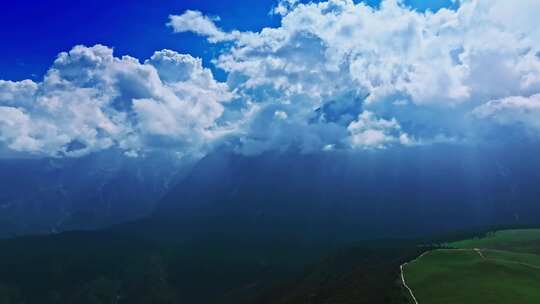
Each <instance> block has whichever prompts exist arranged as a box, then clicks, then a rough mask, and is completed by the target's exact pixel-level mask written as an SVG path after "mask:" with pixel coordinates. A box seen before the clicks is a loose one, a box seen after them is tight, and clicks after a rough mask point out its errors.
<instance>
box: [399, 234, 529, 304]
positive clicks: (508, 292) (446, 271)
mask: <svg viewBox="0 0 540 304" xmlns="http://www.w3.org/2000/svg"><path fill="white" fill-rule="evenodd" d="M448 247H452V249H438V250H434V251H430V252H428V253H426V254H424V255H422V256H421V257H420V258H418V259H416V260H414V261H412V262H410V263H409V264H407V265H406V266H405V267H404V277H405V280H406V282H407V285H409V287H410V288H411V289H412V291H413V293H414V295H415V297H416V298H417V300H418V303H420V304H422V303H430V304H437V303H441V304H442V303H444V304H454V303H455V304H458V303H459V304H468V303H471V304H473V303H474V304H482V303H493V304H497V303H501V304H502V303H505V304H512V303H520V304H527V303H540V255H537V254H535V253H539V252H540V230H507V231H499V232H495V233H490V234H488V235H487V236H486V237H485V238H476V239H470V240H463V241H459V242H454V243H450V244H448Z"/></svg>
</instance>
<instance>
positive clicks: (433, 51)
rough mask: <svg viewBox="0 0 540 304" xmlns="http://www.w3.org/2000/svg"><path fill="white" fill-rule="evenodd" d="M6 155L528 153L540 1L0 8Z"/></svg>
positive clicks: (538, 69) (535, 100) (537, 79)
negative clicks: (422, 149)
mask: <svg viewBox="0 0 540 304" xmlns="http://www.w3.org/2000/svg"><path fill="white" fill-rule="evenodd" d="M0 11H1V12H2V13H1V14H2V16H1V17H2V18H0V39H1V40H2V41H4V42H5V43H4V44H3V47H2V48H0V79H2V80H0V151H3V150H8V151H11V152H12V153H14V154H17V153H27V154H28V153H29V154H32V155H36V156H44V157H45V156H46V157H49V156H53V157H66V156H67V157H78V156H82V155H87V154H89V153H95V152H99V151H103V150H107V149H119V150H121V151H123V152H124V153H125V154H126V156H129V157H140V156H144V155H146V154H148V153H153V152H156V151H163V150H166V151H174V152H175V153H178V155H179V156H186V155H189V156H201V155H204V154H206V153H208V152H209V151H212V150H213V149H216V147H223V146H226V147H228V148H230V149H232V150H234V151H236V152H238V153H243V154H258V153H262V152H265V151H276V150H277V151H283V150H290V149H294V150H299V151H302V152H305V153H310V152H324V151H332V150H355V149H359V150H366V149H370V150H377V149H391V148H393V147H413V146H419V145H432V144H440V143H445V144H454V145H464V144H468V145H470V144H484V143H496V144H509V143H512V144H514V143H515V142H516V141H517V142H518V143H520V142H521V143H526V144H530V143H533V144H534V143H536V142H537V140H538V138H539V135H540V133H539V132H540V123H539V121H540V119H539V118H540V30H539V29H540V26H539V25H540V24H539V23H538V21H537V17H536V12H538V11H540V3H539V2H538V1H532V0H522V1H518V2H508V1H504V0H495V1H485V0H464V1H461V2H457V1H450V0H448V1H443V0H440V1H439V0H435V1H417V0H409V1H398V0H384V1H382V2H377V1H369V2H353V1H352V0H328V1H319V2H315V3H314V2H302V1H297V0H281V1H276V0H264V1H232V0H226V1H195V0H193V1H192V0H187V1H186V0H185V1H160V2H159V3H158V2H157V1H138V2H137V3H134V2H133V1H124V0H121V1H101V0H99V1H67V0H66V1H64V0H59V1H47V2H46V3H45V2H43V1H27V0H22V1H17V2H13V1H10V2H7V1H6V2H3V3H2V4H0Z"/></svg>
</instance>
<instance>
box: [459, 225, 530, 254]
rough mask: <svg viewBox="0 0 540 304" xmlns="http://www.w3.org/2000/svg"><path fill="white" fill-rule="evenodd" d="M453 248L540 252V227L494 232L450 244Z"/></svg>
mask: <svg viewBox="0 0 540 304" xmlns="http://www.w3.org/2000/svg"><path fill="white" fill-rule="evenodd" d="M448 246H449V247H453V248H483V249H498V250H505V251H511V252H521V253H533V254H540V229H516V230H503V231H497V232H492V233H489V234H488V235H486V237H483V238H474V239H469V240H463V241H459V242H453V243H450V244H448Z"/></svg>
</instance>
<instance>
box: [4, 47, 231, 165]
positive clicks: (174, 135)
mask: <svg viewBox="0 0 540 304" xmlns="http://www.w3.org/2000/svg"><path fill="white" fill-rule="evenodd" d="M231 96H232V95H231V93H230V92H229V90H228V88H227V85H225V84H223V83H219V82H217V81H216V80H214V78H213V76H212V73H211V72H210V70H208V69H205V68H203V67H202V63H201V61H200V59H196V58H193V57H191V56H189V55H181V54H178V53H175V52H173V51H169V50H164V51H160V52H156V53H155V54H154V55H153V56H152V57H151V58H150V59H149V60H147V61H146V62H145V63H143V64H141V63H140V62H139V61H138V60H137V59H135V58H132V57H128V56H125V57H121V58H118V57H114V55H113V50H112V49H110V48H107V47H105V46H101V45H96V46H94V47H84V46H76V47H74V48H73V49H72V50H71V51H69V52H66V53H61V54H60V55H59V56H58V58H57V59H56V61H55V62H54V64H53V65H52V67H51V68H50V69H49V71H48V72H47V74H46V75H45V77H44V79H43V81H42V82H39V83H34V82H32V81H29V80H25V81H22V82H6V81H4V82H1V83H0V111H1V114H2V115H1V117H0V139H1V140H2V141H3V142H4V143H5V144H6V145H7V146H8V147H9V148H11V149H12V150H16V151H25V152H31V153H38V154H44V155H53V156H61V155H73V156H77V155H83V154H86V153H89V152H93V151H99V150H103V149H108V148H111V147H117V148H120V149H123V150H125V151H126V152H128V153H129V154H130V155H135V154H136V153H138V152H139V151H142V152H144V151H147V150H151V149H160V148H163V147H167V146H174V147H175V148H176V149H178V150H198V149H201V146H203V145H206V140H205V139H206V138H208V137H212V136H213V135H212V129H213V128H215V127H217V126H216V124H215V120H216V119H217V118H218V117H220V116H221V114H222V113H223V105H222V104H223V103H224V102H227V101H228V100H229V99H230V98H231Z"/></svg>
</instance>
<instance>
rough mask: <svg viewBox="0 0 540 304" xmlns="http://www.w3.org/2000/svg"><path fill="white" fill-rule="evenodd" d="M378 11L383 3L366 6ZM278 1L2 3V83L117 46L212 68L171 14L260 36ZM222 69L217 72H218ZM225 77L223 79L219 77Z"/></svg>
mask: <svg viewBox="0 0 540 304" xmlns="http://www.w3.org/2000/svg"><path fill="white" fill-rule="evenodd" d="M366 3H368V4H369V5H372V6H377V5H378V4H379V1H367V2H366ZM407 3H408V5H411V6H413V7H414V8H416V9H418V10H426V9H432V10H437V9H440V8H441V7H449V6H452V3H451V1H450V0H434V1H423V0H422V1H420V0H410V1H407ZM276 4H277V1H276V0H258V1H249V0H222V1H201V0H166V1H159V2H158V1H155V0H154V1H152V0H142V1H136V2H134V1H129V0H118V1H108V0H95V1H83V0H78V1H73V0H51V1H46V2H45V1H37V0H20V1H2V2H1V3H0V12H2V13H0V15H1V18H0V39H1V40H2V41H9V43H5V44H3V46H2V48H0V79H9V80H23V79H27V78H30V79H40V78H41V77H42V76H43V74H45V72H46V71H47V69H48V68H49V66H50V64H51V62H52V60H53V59H54V58H55V57H56V55H58V53H60V52H62V51H66V50H69V49H71V48H72V47H73V46H75V45H78V44H84V45H88V46H92V45H95V44H98V43H99V44H103V45H107V46H110V47H114V49H115V52H116V53H117V55H126V54H129V55H131V56H134V57H136V58H148V57H150V56H151V55H152V54H153V53H154V51H156V50H161V49H164V48H168V49H173V50H175V51H178V52H181V53H190V54H192V55H194V56H197V57H202V58H204V59H206V60H205V61H206V62H207V65H208V67H210V68H212V65H211V64H208V61H210V60H211V59H212V58H213V57H215V55H216V54H217V53H218V52H219V48H216V47H214V48H212V47H211V46H209V45H208V44H205V43H204V41H202V40H201V39H197V37H196V36H194V35H189V34H186V35H182V36H181V37H179V36H178V35H171V30H170V28H167V27H166V26H165V24H164V23H165V21H166V20H167V18H168V16H169V15H170V14H175V13H181V12H183V11H185V10H188V9H191V10H199V11H203V12H205V13H206V14H209V15H214V16H220V17H221V18H222V22H221V23H220V24H221V26H222V27H223V28H225V29H240V30H252V31H256V30H259V29H261V28H263V27H265V26H276V25H278V24H279V22H280V18H278V16H275V15H271V14H269V12H270V10H271V9H272V8H273V7H275V6H276ZM216 71H217V72H219V70H217V69H216V70H215V72H216ZM219 76H220V77H224V74H221V75H219Z"/></svg>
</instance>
